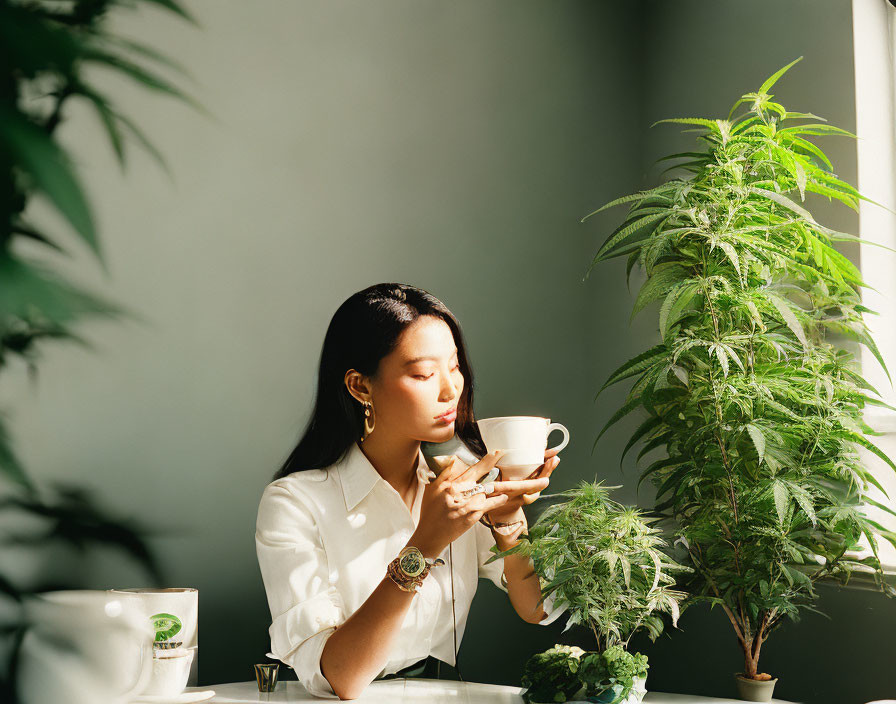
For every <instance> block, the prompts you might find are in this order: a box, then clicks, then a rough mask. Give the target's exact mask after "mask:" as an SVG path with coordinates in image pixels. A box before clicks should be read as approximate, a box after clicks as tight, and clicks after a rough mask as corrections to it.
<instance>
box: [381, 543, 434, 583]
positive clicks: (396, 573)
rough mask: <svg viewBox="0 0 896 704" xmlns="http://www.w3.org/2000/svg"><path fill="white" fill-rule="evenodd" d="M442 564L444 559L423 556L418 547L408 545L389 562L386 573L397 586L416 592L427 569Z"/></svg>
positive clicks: (426, 573) (427, 571) (427, 572)
mask: <svg viewBox="0 0 896 704" xmlns="http://www.w3.org/2000/svg"><path fill="white" fill-rule="evenodd" d="M444 564H445V561H444V560H443V559H442V558H441V557H437V558H436V559H435V560H433V559H431V558H428V557H425V556H424V555H423V553H422V552H421V551H420V549H419V548H415V547H414V546H413V545H408V546H406V547H404V548H402V550H401V552H400V553H398V557H396V558H395V559H394V560H392V562H390V563H389V568H388V570H387V574H388V575H389V577H390V578H391V579H392V581H393V582H395V584H397V585H398V586H399V588H401V589H403V590H404V591H406V592H416V591H417V589H418V587H420V586H421V585H422V584H423V580H424V579H425V578H426V576H427V575H428V574H429V571H430V570H431V569H432V568H433V567H436V566H438V565H444Z"/></svg>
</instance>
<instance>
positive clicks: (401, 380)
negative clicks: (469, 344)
mask: <svg viewBox="0 0 896 704" xmlns="http://www.w3.org/2000/svg"><path fill="white" fill-rule="evenodd" d="M370 383H371V397H372V402H373V409H374V417H375V427H374V432H376V431H377V430H382V431H383V434H384V435H404V436H405V437H408V436H410V437H411V438H413V439H414V440H421V441H424V440H425V441H428V442H445V441H446V440H450V439H451V438H452V437H453V436H454V423H455V421H454V418H455V417H456V413H455V414H452V415H450V416H448V417H447V418H438V417H437V416H439V415H441V414H443V413H445V412H446V411H449V410H456V408H457V404H458V403H459V402H460V396H461V392H462V391H463V389H464V375H463V374H462V373H461V371H460V366H459V365H458V358H457V347H456V346H455V344H454V336H453V335H452V334H451V328H449V327H448V325H447V324H446V323H445V321H444V320H442V319H441V318H436V317H433V316H421V317H420V318H418V319H417V320H416V321H415V322H414V323H412V324H411V325H410V326H409V327H408V328H407V329H405V331H404V333H402V335H401V337H400V338H399V340H398V345H396V347H395V349H394V350H392V352H391V353H389V354H388V355H387V356H385V357H383V359H382V360H381V361H380V366H379V370H378V371H377V375H376V378H374V379H371V380H370Z"/></svg>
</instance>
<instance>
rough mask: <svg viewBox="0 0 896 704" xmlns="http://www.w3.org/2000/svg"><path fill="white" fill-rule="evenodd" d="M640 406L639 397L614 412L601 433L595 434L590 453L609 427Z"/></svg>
mask: <svg viewBox="0 0 896 704" xmlns="http://www.w3.org/2000/svg"><path fill="white" fill-rule="evenodd" d="M640 405H641V398H640V397H638V398H633V399H632V400H631V401H629V402H628V403H626V404H625V405H624V406H623V407H622V408H620V409H619V410H618V411H616V412H615V413H614V414H613V415H612V417H611V418H610V420H608V421H607V424H606V425H604V427H603V428H602V429H601V431H600V432H599V433H598V434H597V437H596V438H595V439H594V445H592V446H591V451H592V452H594V448H595V447H597V441H598V440H600V438H601V435H603V434H604V433H605V432H607V430H608V429H609V428H610V426H612V425H614V424H615V423H617V422H619V421H620V420H621V419H622V418H624V417H625V416H627V415H628V414H629V413H631V412H632V411H633V410H634V409H635V408H637V407H638V406H640Z"/></svg>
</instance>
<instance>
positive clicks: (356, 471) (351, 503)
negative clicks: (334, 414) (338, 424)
mask: <svg viewBox="0 0 896 704" xmlns="http://www.w3.org/2000/svg"><path fill="white" fill-rule="evenodd" d="M429 474H430V469H429V467H428V465H427V464H426V459H425V458H424V457H423V451H422V450H418V451H417V480H418V481H419V482H421V483H424V484H426V483H428V482H429V476H428V475H429ZM339 479H340V481H341V482H342V494H343V496H344V498H345V508H346V510H347V511H351V510H353V509H354V508H355V506H357V505H358V504H359V503H361V501H362V500H363V499H364V498H365V497H366V496H367V495H368V494H369V493H370V492H371V491H373V487H374V486H376V483H377V482H385V481H386V480H385V479H383V478H382V477H381V476H380V473H379V472H377V471H376V468H374V466H373V465H372V464H371V463H370V460H369V459H367V456H366V455H365V454H364V453H363V452H362V451H361V447H360V446H359V445H358V443H357V442H353V443H352V444H351V445H350V446H349V448H348V451H347V452H346V456H345V458H344V459H343V460H342V462H341V464H340V467H339Z"/></svg>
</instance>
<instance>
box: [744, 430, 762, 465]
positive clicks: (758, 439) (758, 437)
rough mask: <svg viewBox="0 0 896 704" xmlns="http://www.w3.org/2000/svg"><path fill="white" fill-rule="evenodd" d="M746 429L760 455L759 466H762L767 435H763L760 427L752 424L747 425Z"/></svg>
mask: <svg viewBox="0 0 896 704" xmlns="http://www.w3.org/2000/svg"><path fill="white" fill-rule="evenodd" d="M745 428H746V430H747V433H748V434H749V435H750V439H751V440H752V441H753V446H754V447H755V448H756V453H757V454H758V455H759V464H762V460H763V458H764V457H765V435H763V434H762V430H761V429H760V428H759V427H758V426H756V425H753V424H752V423H747V425H746V426H745Z"/></svg>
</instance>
